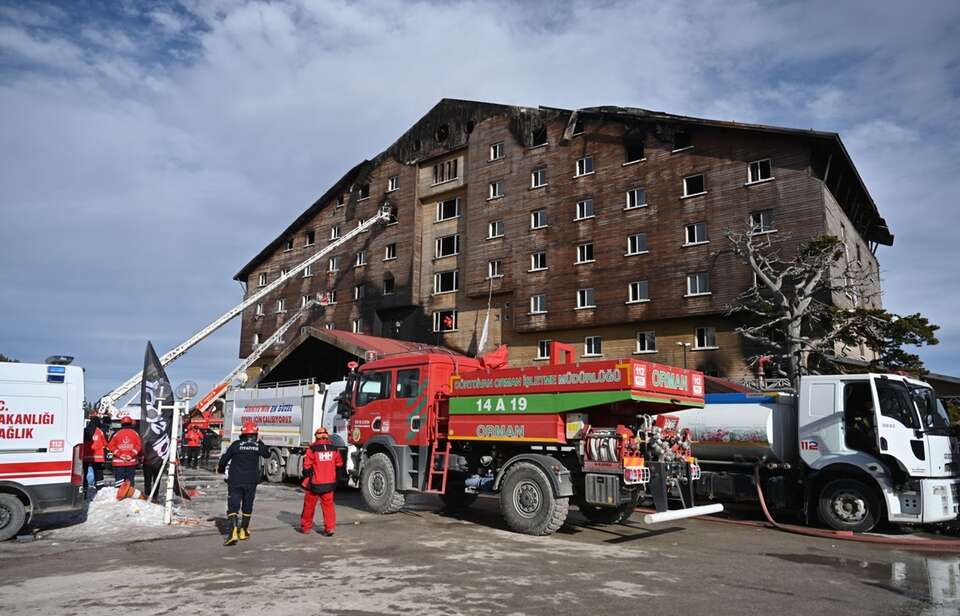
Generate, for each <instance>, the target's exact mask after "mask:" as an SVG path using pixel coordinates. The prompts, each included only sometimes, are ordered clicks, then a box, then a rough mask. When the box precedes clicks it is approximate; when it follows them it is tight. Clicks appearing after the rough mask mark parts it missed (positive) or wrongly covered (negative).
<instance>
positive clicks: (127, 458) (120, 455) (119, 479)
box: [107, 417, 143, 492]
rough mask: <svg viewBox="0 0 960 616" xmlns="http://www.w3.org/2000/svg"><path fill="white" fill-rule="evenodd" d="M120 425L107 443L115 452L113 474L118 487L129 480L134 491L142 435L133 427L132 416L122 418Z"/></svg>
mask: <svg viewBox="0 0 960 616" xmlns="http://www.w3.org/2000/svg"><path fill="white" fill-rule="evenodd" d="M120 425H121V428H120V429H119V430H117V432H116V433H115V434H114V435H113V438H111V439H110V442H109V443H107V449H109V450H110V453H112V454H113V476H114V479H115V481H116V485H117V487H120V485H121V484H122V483H123V482H124V481H127V482H129V484H130V489H131V492H132V490H133V485H134V482H135V480H136V476H137V464H138V463H139V462H140V450H141V449H142V448H143V443H142V442H141V441H140V435H139V434H137V431H136V430H134V429H133V420H132V419H131V418H130V417H124V418H123V419H121V420H120Z"/></svg>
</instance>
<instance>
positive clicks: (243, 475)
mask: <svg viewBox="0 0 960 616" xmlns="http://www.w3.org/2000/svg"><path fill="white" fill-rule="evenodd" d="M257 433H258V430H257V424H255V423H253V422H252V421H250V420H249V419H248V420H246V421H245V422H243V427H242V428H240V438H239V439H237V440H235V441H233V442H232V443H230V446H229V447H227V450H226V451H225V452H223V455H222V456H220V462H219V463H218V464H217V472H218V473H223V472H224V471H225V470H226V469H227V464H229V465H230V473H229V475H228V476H227V524H228V525H229V526H228V529H227V530H228V531H229V533H230V534H229V535H228V536H227V540H226V541H224V543H223V545H235V544H236V543H237V541H241V540H243V539H246V538H248V537H249V536H250V517H251V516H252V515H253V500H254V499H255V498H256V497H257V483H258V482H259V481H260V458H269V457H270V448H269V447H267V446H266V445H264V444H263V442H262V441H261V440H260V439H259V437H258V435H257Z"/></svg>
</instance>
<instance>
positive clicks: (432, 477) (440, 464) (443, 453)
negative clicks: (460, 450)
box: [424, 440, 450, 494]
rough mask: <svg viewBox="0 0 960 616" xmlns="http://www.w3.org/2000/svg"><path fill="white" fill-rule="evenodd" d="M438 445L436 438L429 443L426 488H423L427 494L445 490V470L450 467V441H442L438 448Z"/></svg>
mask: <svg viewBox="0 0 960 616" xmlns="http://www.w3.org/2000/svg"><path fill="white" fill-rule="evenodd" d="M439 445H440V443H439V441H436V440H435V441H433V443H432V444H431V445H430V459H429V460H428V463H429V466H428V468H427V489H425V490H424V492H426V493H428V494H443V493H444V492H446V491H447V471H448V470H449V469H450V441H444V447H443V449H438V447H439ZM438 484H439V485H438Z"/></svg>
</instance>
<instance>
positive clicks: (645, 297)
mask: <svg viewBox="0 0 960 616" xmlns="http://www.w3.org/2000/svg"><path fill="white" fill-rule="evenodd" d="M634 285H638V286H637V287H636V288H637V298H636V299H634V297H633V289H634ZM644 288H646V293H641V292H640V291H642V290H643V289H644ZM649 301H650V281H649V280H634V281H631V282H629V283H627V303H628V304H645V303H647V302H649Z"/></svg>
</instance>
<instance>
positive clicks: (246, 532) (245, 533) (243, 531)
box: [240, 513, 252, 541]
mask: <svg viewBox="0 0 960 616" xmlns="http://www.w3.org/2000/svg"><path fill="white" fill-rule="evenodd" d="M251 515H252V514H249V513H243V514H240V541H243V540H244V539H249V538H250V517H251Z"/></svg>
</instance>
